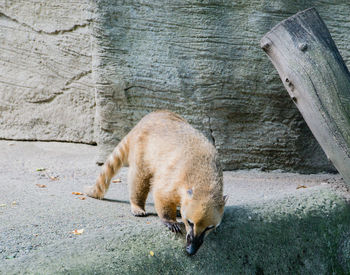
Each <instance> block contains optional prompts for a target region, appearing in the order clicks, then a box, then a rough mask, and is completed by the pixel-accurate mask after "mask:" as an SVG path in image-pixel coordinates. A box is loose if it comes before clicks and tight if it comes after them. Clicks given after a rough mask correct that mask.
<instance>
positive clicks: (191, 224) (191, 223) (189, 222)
mask: <svg viewBox="0 0 350 275" xmlns="http://www.w3.org/2000/svg"><path fill="white" fill-rule="evenodd" d="M187 222H188V224H189V225H190V226H191V227H192V228H193V225H194V224H193V222H191V221H190V220H187Z"/></svg>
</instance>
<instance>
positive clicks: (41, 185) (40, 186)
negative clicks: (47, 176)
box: [36, 183, 47, 188]
mask: <svg viewBox="0 0 350 275" xmlns="http://www.w3.org/2000/svg"><path fill="white" fill-rule="evenodd" d="M36 186H38V187H39V188H46V187H47V186H46V185H45V184H39V183H37V184H36Z"/></svg>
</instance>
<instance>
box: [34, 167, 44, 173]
mask: <svg viewBox="0 0 350 275" xmlns="http://www.w3.org/2000/svg"><path fill="white" fill-rule="evenodd" d="M45 170H46V168H43V167H41V168H36V171H37V172H41V171H45Z"/></svg>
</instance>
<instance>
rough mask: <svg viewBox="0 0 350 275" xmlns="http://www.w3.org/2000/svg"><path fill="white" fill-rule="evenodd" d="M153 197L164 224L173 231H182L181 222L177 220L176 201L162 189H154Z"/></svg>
mask: <svg viewBox="0 0 350 275" xmlns="http://www.w3.org/2000/svg"><path fill="white" fill-rule="evenodd" d="M153 197H154V204H155V208H156V211H157V214H158V216H159V218H160V219H161V221H162V222H163V224H164V225H165V226H166V227H168V228H169V229H170V230H171V231H172V232H174V233H181V228H180V224H179V223H178V222H177V221H176V216H177V215H176V214H177V210H176V207H177V204H176V202H175V201H174V200H173V199H172V198H170V197H169V196H168V195H166V194H164V192H162V190H154V192H153Z"/></svg>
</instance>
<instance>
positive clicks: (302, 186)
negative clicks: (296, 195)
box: [297, 184, 307, 189]
mask: <svg viewBox="0 0 350 275" xmlns="http://www.w3.org/2000/svg"><path fill="white" fill-rule="evenodd" d="M300 188H307V187H306V186H305V185H300V184H299V185H298V187H297V189H300Z"/></svg>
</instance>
